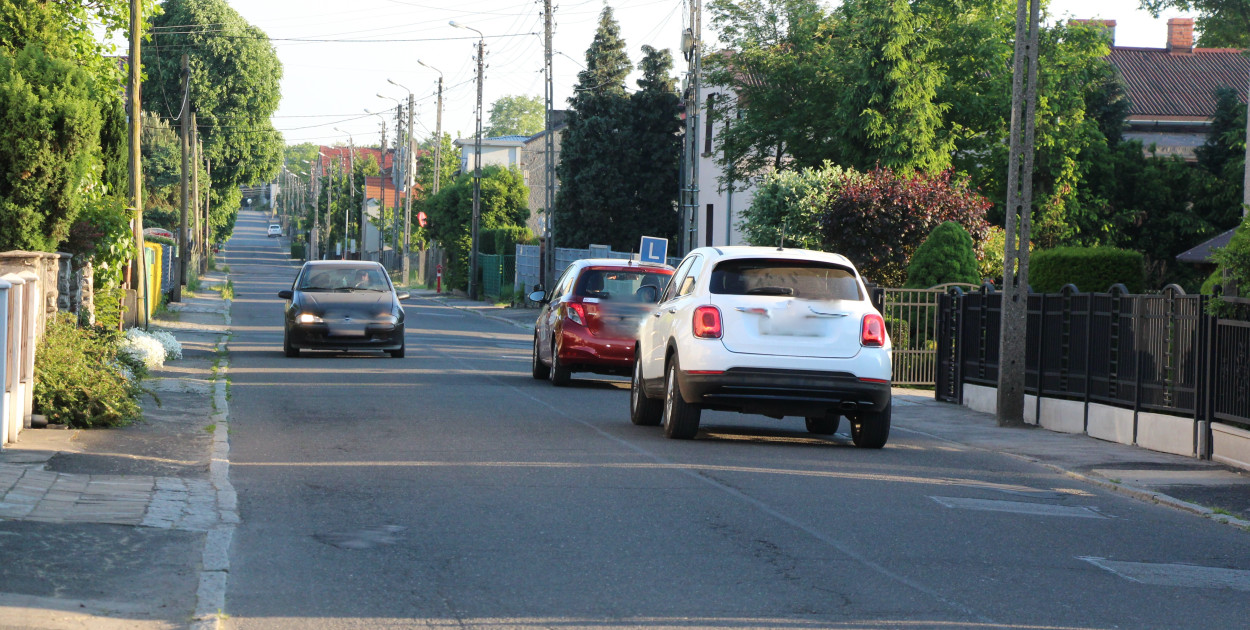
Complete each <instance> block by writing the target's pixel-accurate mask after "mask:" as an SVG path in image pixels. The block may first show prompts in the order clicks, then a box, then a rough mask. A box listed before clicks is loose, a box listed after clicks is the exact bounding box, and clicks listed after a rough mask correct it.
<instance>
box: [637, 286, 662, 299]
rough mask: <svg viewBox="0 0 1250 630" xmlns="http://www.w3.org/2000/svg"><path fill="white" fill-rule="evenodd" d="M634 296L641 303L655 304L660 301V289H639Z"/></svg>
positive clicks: (647, 287) (646, 287)
mask: <svg viewBox="0 0 1250 630" xmlns="http://www.w3.org/2000/svg"><path fill="white" fill-rule="evenodd" d="M634 295H636V296H638V301H639V302H650V303H652V304H654V303H656V302H659V301H660V289H659V288H658V287H653V286H651V285H646V286H642V287H638V290H637V291H635V292H634Z"/></svg>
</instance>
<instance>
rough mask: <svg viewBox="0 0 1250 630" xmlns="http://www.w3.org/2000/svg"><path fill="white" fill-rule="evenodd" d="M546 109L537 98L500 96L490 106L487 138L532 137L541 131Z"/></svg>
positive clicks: (486, 131)
mask: <svg viewBox="0 0 1250 630" xmlns="http://www.w3.org/2000/svg"><path fill="white" fill-rule="evenodd" d="M546 111H547V107H546V105H545V104H544V103H543V100H542V99H541V98H539V97H537V96H523V95H517V96H502V97H500V98H499V99H498V100H496V101H495V102H494V103H491V106H490V125H488V126H487V128H486V129H485V131H484V133H485V134H486V135H488V136H491V137H495V136H532V135H534V134H536V133H538V132H540V131H542V130H543V127H544V126H545V125H546V121H545V120H544V118H545V116H546Z"/></svg>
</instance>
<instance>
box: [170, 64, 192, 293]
mask: <svg viewBox="0 0 1250 630" xmlns="http://www.w3.org/2000/svg"><path fill="white" fill-rule="evenodd" d="M190 85H191V62H190V58H188V57H187V56H186V55H183V56H182V108H181V113H179V114H178V132H179V133H178V135H179V142H178V144H179V147H180V148H181V149H182V173H181V176H180V177H179V180H180V182H179V183H180V193H181V194H180V199H179V201H180V202H181V203H180V205H181V211H180V212H179V221H178V281H177V282H175V283H174V296H173V298H171V300H172V301H174V302H181V301H182V287H183V286H185V285H186V284H187V265H188V264H190V262H191V247H190V243H191V229H190V226H189V225H187V210H188V206H190V204H191V199H190V192H191V191H190V187H191V177H190V173H189V172H188V170H189V169H190V168H191V155H190V148H189V146H188V137H187V134H188V133H189V124H188V121H189V120H190V118H191V117H190V116H188V115H187V114H188V112H189V111H190V109H191V105H190V101H191V90H190V89H189V88H190Z"/></svg>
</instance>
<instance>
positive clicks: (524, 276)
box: [515, 245, 681, 292]
mask: <svg viewBox="0 0 1250 630" xmlns="http://www.w3.org/2000/svg"><path fill="white" fill-rule="evenodd" d="M634 256H637V254H632V253H630V252H616V251H612V248H610V247H608V246H607V245H591V246H590V247H587V248H586V249H574V248H565V247H557V248H556V264H555V273H556V275H557V276H558V275H559V274H561V273H563V272H564V269H565V268H566V267H568V266H569V265H571V264H573V263H574V262H577V261H579V260H582V259H585V258H616V259H619V260H629V259H630V258H633V257H634ZM542 260H543V259H542V246H540V245H517V246H516V279H515V284H516V286H518V287H523V288H524V289H525V292H528V291H529V290H530V289H532V288H533V287H534V285H537V284H540V283H541V282H542ZM680 262H681V259H680V258H673V257H670V258H669V259H668V264H670V265H672V266H674V267H676V266H677V264H678V263H680Z"/></svg>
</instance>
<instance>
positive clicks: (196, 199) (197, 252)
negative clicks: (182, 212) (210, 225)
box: [190, 111, 204, 271]
mask: <svg viewBox="0 0 1250 630" xmlns="http://www.w3.org/2000/svg"><path fill="white" fill-rule="evenodd" d="M199 135H200V130H199V128H198V127H196V124H195V112H194V111H193V112H191V145H190V151H191V216H192V217H194V219H193V221H192V222H193V223H195V237H194V238H192V239H191V259H192V260H191V264H193V265H195V268H196V270H197V271H198V270H199V268H200V259H201V258H203V257H204V241H203V240H202V239H201V238H200V236H201V234H202V231H201V230H200V150H199V145H200V139H199Z"/></svg>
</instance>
